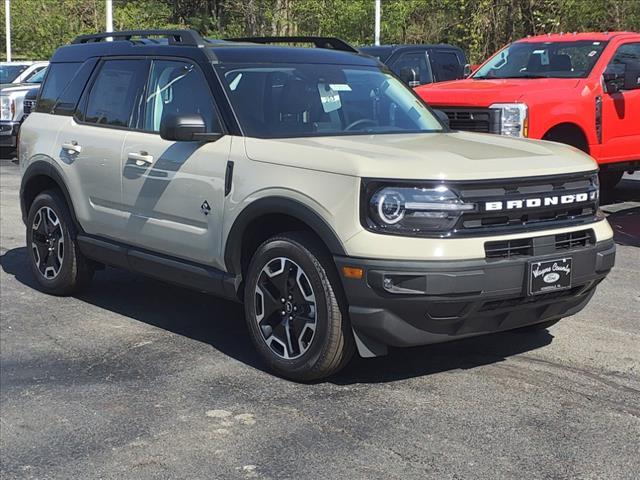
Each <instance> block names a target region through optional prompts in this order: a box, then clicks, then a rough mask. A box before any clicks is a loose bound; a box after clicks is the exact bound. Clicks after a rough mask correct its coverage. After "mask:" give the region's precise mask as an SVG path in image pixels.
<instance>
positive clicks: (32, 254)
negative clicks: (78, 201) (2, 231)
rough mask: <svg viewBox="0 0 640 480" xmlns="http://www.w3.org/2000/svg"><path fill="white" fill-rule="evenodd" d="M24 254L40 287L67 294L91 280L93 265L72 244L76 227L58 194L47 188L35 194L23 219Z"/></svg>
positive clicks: (46, 290) (55, 292)
mask: <svg viewBox="0 0 640 480" xmlns="http://www.w3.org/2000/svg"><path fill="white" fill-rule="evenodd" d="M27 253H28V257H29V263H30V265H31V270H32V272H33V274H34V276H35V277H36V280H37V282H38V284H39V285H40V287H41V289H42V290H43V291H45V292H46V293H50V294H53V295H70V294H73V293H76V292H78V291H80V290H82V289H83V288H85V287H86V286H88V285H89V284H90V283H91V278H92V276H93V268H92V266H91V264H90V262H89V261H88V260H87V259H86V258H85V257H84V255H82V253H81V252H80V249H79V248H78V245H77V244H76V229H75V226H74V224H73V220H72V218H71V214H70V213H69V208H68V207H67V204H66V202H65V201H64V199H63V198H62V196H61V195H60V194H59V193H58V192H56V191H54V190H47V191H45V192H42V193H41V194H39V195H38V196H37V197H36V198H35V200H34V201H33V203H32V204H31V208H30V209H29V215H28V218H27Z"/></svg>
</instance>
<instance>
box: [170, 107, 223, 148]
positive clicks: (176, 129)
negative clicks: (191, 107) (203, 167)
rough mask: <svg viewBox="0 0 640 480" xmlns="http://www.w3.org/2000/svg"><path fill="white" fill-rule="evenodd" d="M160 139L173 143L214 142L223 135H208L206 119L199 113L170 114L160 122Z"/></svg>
mask: <svg viewBox="0 0 640 480" xmlns="http://www.w3.org/2000/svg"><path fill="white" fill-rule="evenodd" d="M160 137H161V138H163V139H164V140H171V141H173V142H194V141H195V142H197V141H205V142H214V141H216V140H218V139H219V138H220V137H222V134H221V133H208V132H207V125H206V124H205V123H204V118H202V115H200V114H199V113H191V114H175V113H174V114H169V115H167V116H165V117H164V118H163V119H162V121H161V122H160Z"/></svg>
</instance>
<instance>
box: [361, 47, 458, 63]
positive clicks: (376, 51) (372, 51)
mask: <svg viewBox="0 0 640 480" xmlns="http://www.w3.org/2000/svg"><path fill="white" fill-rule="evenodd" d="M430 48H440V49H449V50H456V51H459V52H462V49H461V48H460V47H456V46H455V45H449V44H448V43H421V44H404V45H402V44H391V45H365V46H363V47H360V48H359V49H358V50H360V51H361V52H362V53H365V54H367V55H372V56H374V57H378V58H380V60H382V61H383V62H384V61H385V60H386V59H388V58H389V57H390V56H391V55H393V54H394V53H396V52H399V51H402V50H427V49H430Z"/></svg>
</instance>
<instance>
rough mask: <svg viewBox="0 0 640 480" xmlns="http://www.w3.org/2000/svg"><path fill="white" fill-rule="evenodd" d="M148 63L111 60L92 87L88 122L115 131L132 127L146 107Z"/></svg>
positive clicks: (87, 112) (86, 117)
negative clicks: (115, 129) (145, 93)
mask: <svg viewBox="0 0 640 480" xmlns="http://www.w3.org/2000/svg"><path fill="white" fill-rule="evenodd" d="M147 67H148V62H146V61H141V60H107V61H105V62H104V63H103V64H102V67H101V68H100V71H99V72H98V74H97V76H96V80H95V82H94V83H93V86H92V87H91V92H90V93H89V97H88V101H87V106H86V110H85V115H84V118H83V120H84V122H86V123H95V124H97V125H105V126H112V127H129V128H130V127H132V126H133V125H135V123H136V122H137V115H138V113H139V112H140V109H141V104H142V91H143V89H144V84H145V81H146V77H147Z"/></svg>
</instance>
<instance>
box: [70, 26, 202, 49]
mask: <svg viewBox="0 0 640 480" xmlns="http://www.w3.org/2000/svg"><path fill="white" fill-rule="evenodd" d="M149 36H154V37H166V38H167V39H168V41H169V45H182V46H185V47H186V46H188V47H204V45H205V43H206V40H204V39H203V38H202V37H201V36H200V34H199V33H198V32H196V31H195V30H187V29H185V30H125V31H121V32H103V33H93V34H90V35H78V36H77V37H76V38H74V39H73V41H72V42H71V43H74V44H78V43H95V42H103V41H106V40H107V39H108V38H112V39H113V40H125V41H132V40H131V39H132V37H139V38H148V37H149Z"/></svg>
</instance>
